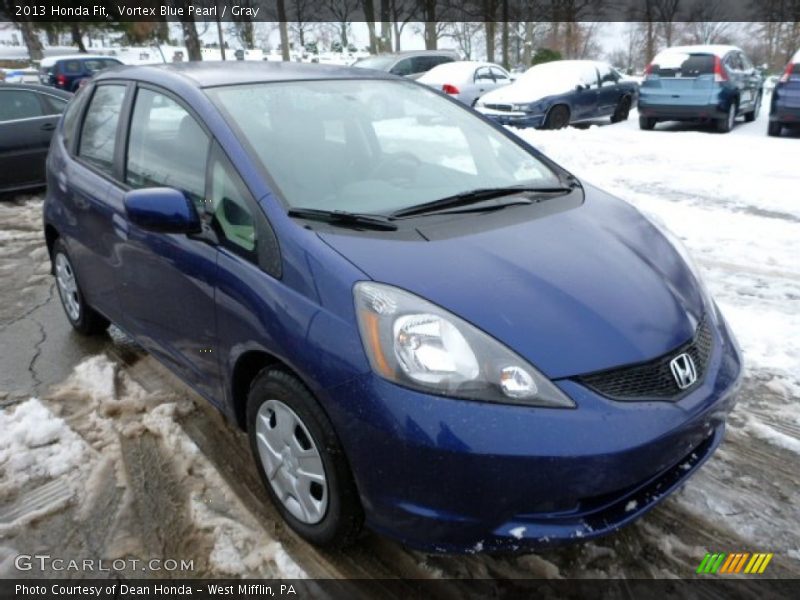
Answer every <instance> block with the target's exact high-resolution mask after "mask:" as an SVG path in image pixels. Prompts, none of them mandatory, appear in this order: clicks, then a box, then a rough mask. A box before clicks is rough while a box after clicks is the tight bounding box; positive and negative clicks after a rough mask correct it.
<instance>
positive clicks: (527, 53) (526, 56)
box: [522, 21, 533, 68]
mask: <svg viewBox="0 0 800 600" xmlns="http://www.w3.org/2000/svg"><path fill="white" fill-rule="evenodd" d="M532 58H533V23H531V22H530V21H527V22H526V23H525V46H524V47H523V48H522V64H523V65H525V68H528V67H530V66H531V59H532Z"/></svg>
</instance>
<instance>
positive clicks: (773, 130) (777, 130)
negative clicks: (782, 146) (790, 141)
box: [767, 121, 783, 137]
mask: <svg viewBox="0 0 800 600" xmlns="http://www.w3.org/2000/svg"><path fill="white" fill-rule="evenodd" d="M782 131H783V125H781V124H780V122H779V121H770V122H769V125H767V135H768V136H770V137H778V136H780V135H781V132H782Z"/></svg>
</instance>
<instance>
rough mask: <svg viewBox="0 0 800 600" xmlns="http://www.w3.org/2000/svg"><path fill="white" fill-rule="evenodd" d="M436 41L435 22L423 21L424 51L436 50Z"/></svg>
mask: <svg viewBox="0 0 800 600" xmlns="http://www.w3.org/2000/svg"><path fill="white" fill-rule="evenodd" d="M438 41H439V40H438V39H437V37H436V21H425V49H426V50H436V48H437V46H438V43H437V42H438Z"/></svg>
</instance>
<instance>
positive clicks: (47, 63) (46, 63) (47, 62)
mask: <svg viewBox="0 0 800 600" xmlns="http://www.w3.org/2000/svg"><path fill="white" fill-rule="evenodd" d="M87 58H88V59H94V58H112V59H114V60H118V61H119V59H118V58H117V57H115V56H109V55H108V54H62V55H61V56H46V57H45V58H43V59H42V60H40V61H39V65H40V66H42V67H51V66H53V65H54V64H56V63H57V62H58V61H60V60H81V59H87ZM119 62H122V61H119Z"/></svg>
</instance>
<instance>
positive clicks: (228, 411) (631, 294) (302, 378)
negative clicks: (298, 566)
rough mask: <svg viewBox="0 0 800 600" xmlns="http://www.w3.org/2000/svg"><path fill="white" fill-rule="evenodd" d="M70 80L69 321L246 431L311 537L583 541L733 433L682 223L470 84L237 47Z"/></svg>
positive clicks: (47, 208) (651, 501) (60, 242)
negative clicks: (491, 109) (512, 126)
mask: <svg viewBox="0 0 800 600" xmlns="http://www.w3.org/2000/svg"><path fill="white" fill-rule="evenodd" d="M376 90H378V91H379V92H381V93H383V94H385V95H388V96H391V97H395V98H397V100H398V102H399V103H400V104H402V105H403V106H404V111H405V116H404V117H403V118H401V119H394V118H388V119H383V118H380V117H378V116H376V115H375V114H374V113H373V112H372V111H371V110H370V97H371V95H372V94H373V93H375V91H376ZM75 100H76V101H74V102H72V103H70V106H69V108H68V109H67V113H66V114H65V116H64V119H63V120H62V125H61V127H60V128H59V131H58V134H57V136H56V138H54V140H53V143H52V145H51V150H50V156H49V159H48V163H47V164H48V183H49V185H48V193H47V198H46V200H45V203H44V209H43V211H44V222H43V225H44V237H45V240H46V243H47V249H48V252H49V255H50V258H51V261H52V268H53V274H54V275H55V280H56V288H57V290H58V293H59V297H60V299H61V301H62V304H63V307H64V311H65V315H66V318H67V319H68V320H69V322H70V324H71V325H72V326H73V327H74V328H75V329H76V330H77V331H79V332H81V333H84V334H89V333H100V332H102V331H104V330H105V329H106V328H107V327H108V326H109V323H110V322H113V323H115V324H117V325H119V326H120V328H122V329H123V330H124V331H126V332H127V333H128V334H130V335H131V336H132V337H133V338H135V339H136V340H137V341H138V342H139V343H141V344H142V346H143V347H144V348H145V349H146V350H148V351H149V352H151V353H152V354H153V356H154V357H156V358H157V359H158V360H160V361H161V362H162V363H163V364H165V365H167V366H168V368H170V369H171V370H172V371H173V372H175V373H176V374H178V375H179V376H180V377H181V378H182V379H183V380H184V381H185V382H186V383H187V384H189V385H191V386H193V388H194V389H195V390H197V391H198V392H199V393H200V394H202V395H203V396H205V397H206V398H207V399H208V400H210V401H211V402H212V403H213V404H214V405H215V406H216V407H218V408H219V409H221V410H222V411H223V412H224V414H225V415H227V417H228V418H229V419H230V420H231V422H232V423H235V424H237V425H238V426H239V427H241V428H242V429H243V430H245V431H246V433H247V435H248V436H249V439H250V445H251V449H252V453H253V458H254V460H255V462H256V464H257V468H258V471H259V473H260V475H261V477H262V480H263V482H264V485H265V488H266V490H267V492H268V494H269V496H270V498H271V499H272V501H273V502H274V504H275V506H276V507H277V510H278V512H279V513H280V515H281V516H282V517H283V518H284V519H285V521H286V522H287V523H288V524H289V526H290V527H292V528H293V529H294V530H295V531H296V532H298V533H299V535H301V536H303V537H304V538H305V539H307V540H309V541H311V542H314V543H317V544H325V545H329V546H341V545H344V544H346V543H349V542H352V541H353V540H355V539H357V534H358V531H359V529H360V528H361V526H362V525H363V524H366V525H367V526H369V527H370V528H372V529H374V530H376V531H378V532H380V533H382V534H384V535H390V536H393V537H395V538H397V539H399V540H402V541H403V542H404V543H405V544H407V545H409V546H412V547H417V548H421V549H423V550H427V551H437V552H446V551H450V552H476V551H480V550H481V549H483V550H484V551H498V552H499V551H502V550H506V551H512V550H521V549H531V548H536V547H538V546H542V545H545V546H546V545H550V544H556V543H569V542H575V541H577V540H587V539H589V538H593V537H597V536H601V535H606V534H609V533H612V532H615V531H617V530H618V529H619V528H620V527H622V526H624V525H626V524H628V523H631V522H632V521H633V520H635V519H636V518H638V517H640V516H641V515H643V514H644V513H646V512H647V511H649V510H650V509H652V508H653V507H655V506H656V505H657V504H658V503H659V502H660V501H661V500H663V499H664V498H665V497H667V496H668V495H669V494H670V492H672V491H674V490H677V489H679V488H680V487H681V486H682V485H683V484H684V482H685V481H686V480H687V478H688V477H691V476H692V475H693V474H694V473H695V472H696V471H697V470H698V469H699V468H700V466H701V465H702V464H703V462H705V461H706V460H707V459H708V458H709V457H710V456H711V455H712V453H713V452H714V451H715V449H716V448H717V446H718V445H719V444H720V443H721V441H722V438H723V435H724V431H725V420H726V416H727V413H728V412H729V411H730V409H731V408H732V406H733V405H734V402H735V399H736V391H737V389H738V386H739V383H740V378H741V371H742V362H741V361H742V359H741V356H740V353H739V350H738V349H737V346H736V343H735V341H734V338H733V336H732V334H731V332H730V331H729V329H728V326H727V324H726V322H725V320H724V318H723V317H722V315H721V313H720V311H719V309H718V308H717V306H716V304H715V303H714V301H713V299H712V298H711V297H710V296H709V294H708V291H707V289H706V288H705V286H704V285H703V284H702V280H701V275H700V273H699V272H698V271H697V269H696V267H695V266H693V263H692V261H691V259H690V258H689V257H688V254H687V253H686V250H685V249H684V248H683V247H682V246H681V245H680V242H679V241H677V239H676V238H674V237H673V236H671V234H669V233H668V232H667V231H666V230H663V229H662V228H661V227H660V226H658V225H656V224H654V223H652V222H650V221H649V220H648V219H647V218H645V217H644V216H643V215H642V214H641V213H639V212H638V211H637V210H636V209H635V208H634V207H633V206H631V205H630V204H629V203H627V202H624V201H622V200H620V199H617V198H614V197H613V196H611V195H609V194H607V193H605V192H602V191H601V190H599V189H597V188H595V187H593V186H591V185H589V184H587V183H583V182H581V181H579V180H578V179H577V178H576V177H575V176H573V175H572V174H570V173H568V172H567V171H566V170H565V169H563V168H562V167H560V166H559V165H557V164H556V163H554V162H553V161H552V160H550V159H549V158H547V157H546V156H544V155H543V154H541V153H540V152H538V151H537V150H536V149H534V148H533V147H531V146H530V145H528V144H527V143H525V142H524V141H523V140H522V139H520V138H519V136H516V135H514V134H513V133H511V132H509V131H507V130H505V129H504V128H502V127H496V126H493V125H492V124H490V123H488V122H487V120H486V119H483V118H480V117H479V116H477V115H476V114H475V113H474V111H472V110H470V109H469V108H468V107H466V106H464V105H462V104H460V103H458V102H453V101H451V100H449V99H447V98H444V97H443V96H442V95H441V94H440V93H438V92H435V91H434V90H431V89H430V88H427V87H426V86H423V85H419V84H417V83H415V82H410V81H406V80H403V79H402V78H399V77H394V76H391V75H388V74H386V73H380V72H377V71H364V70H360V69H354V68H348V67H330V66H322V65H308V64H296V63H282V64H273V63H250V64H246V63H242V62H237V61H229V62H227V63H210V62H198V63H194V64H191V63H190V64H186V63H184V64H181V65H160V66H151V67H138V66H137V67H130V68H128V69H124V70H118V71H114V72H106V73H102V74H100V75H99V76H97V77H95V78H93V79H92V81H91V82H90V83H89V84H88V86H87V87H86V88H84V90H83V91H81V92H80V93H79V94H78V96H77V97H76V99H75ZM465 267H468V268H465ZM187 307H191V309H190V310H187ZM218 450H219V452H228V451H229V449H227V448H225V447H220V448H219V449H218ZM241 468H242V469H245V468H246V467H245V466H244V465H242V467H241Z"/></svg>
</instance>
